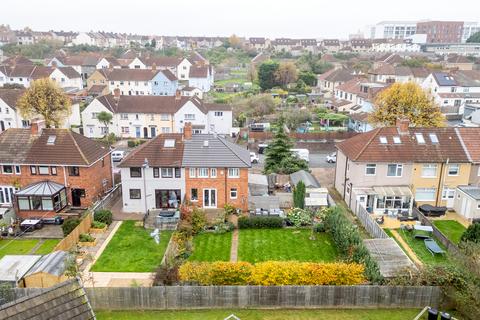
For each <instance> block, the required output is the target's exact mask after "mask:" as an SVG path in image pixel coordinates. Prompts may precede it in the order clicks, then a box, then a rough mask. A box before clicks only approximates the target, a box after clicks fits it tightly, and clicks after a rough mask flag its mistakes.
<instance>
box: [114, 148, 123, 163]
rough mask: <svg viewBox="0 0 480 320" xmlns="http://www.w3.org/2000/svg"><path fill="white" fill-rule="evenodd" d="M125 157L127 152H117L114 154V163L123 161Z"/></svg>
mask: <svg viewBox="0 0 480 320" xmlns="http://www.w3.org/2000/svg"><path fill="white" fill-rule="evenodd" d="M124 156H125V151H121V150H115V151H113V152H112V160H113V162H119V161H122V160H123V157H124Z"/></svg>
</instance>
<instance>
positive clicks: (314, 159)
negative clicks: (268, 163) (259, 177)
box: [252, 152, 335, 170]
mask: <svg viewBox="0 0 480 320" xmlns="http://www.w3.org/2000/svg"><path fill="white" fill-rule="evenodd" d="M331 153H332V152H319V153H310V156H309V157H310V162H309V167H310V168H335V163H328V162H327V161H326V158H327V156H328V155H329V154H331ZM258 156H259V158H260V161H259V163H255V164H252V168H254V169H260V170H261V169H263V164H264V163H265V155H263V154H259V155H258Z"/></svg>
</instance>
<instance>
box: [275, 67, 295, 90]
mask: <svg viewBox="0 0 480 320" xmlns="http://www.w3.org/2000/svg"><path fill="white" fill-rule="evenodd" d="M297 78H298V75H297V67H296V66H295V65H294V64H293V63H292V62H282V63H280V65H279V66H278V69H277V71H276V72H275V83H276V84H277V85H279V86H281V87H283V88H285V87H286V86H287V85H288V84H289V83H293V82H295V81H297Z"/></svg>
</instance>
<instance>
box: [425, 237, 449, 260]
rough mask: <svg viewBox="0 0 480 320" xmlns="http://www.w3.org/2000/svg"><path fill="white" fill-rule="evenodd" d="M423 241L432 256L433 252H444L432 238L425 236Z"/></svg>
mask: <svg viewBox="0 0 480 320" xmlns="http://www.w3.org/2000/svg"><path fill="white" fill-rule="evenodd" d="M423 242H424V243H425V247H427V250H428V251H429V252H430V253H431V254H432V256H435V254H437V253H438V254H444V253H445V251H444V250H443V249H442V248H440V246H439V245H438V243H437V242H436V241H435V240H433V239H432V238H427V239H425V240H423Z"/></svg>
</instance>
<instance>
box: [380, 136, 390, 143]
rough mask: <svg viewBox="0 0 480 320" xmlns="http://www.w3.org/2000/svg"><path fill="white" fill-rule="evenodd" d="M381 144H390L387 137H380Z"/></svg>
mask: <svg viewBox="0 0 480 320" xmlns="http://www.w3.org/2000/svg"><path fill="white" fill-rule="evenodd" d="M380 143H381V144H387V143H388V140H387V137H383V136H382V137H380Z"/></svg>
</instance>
